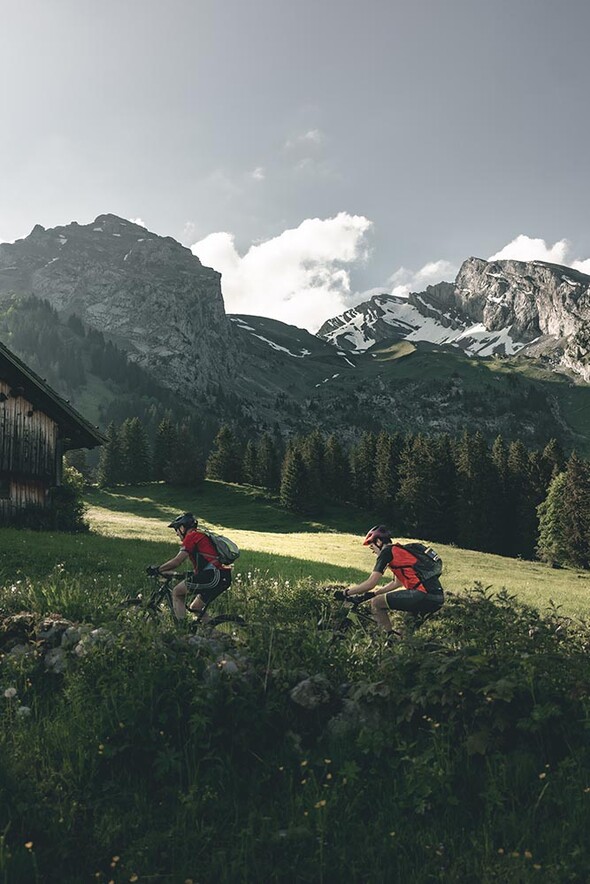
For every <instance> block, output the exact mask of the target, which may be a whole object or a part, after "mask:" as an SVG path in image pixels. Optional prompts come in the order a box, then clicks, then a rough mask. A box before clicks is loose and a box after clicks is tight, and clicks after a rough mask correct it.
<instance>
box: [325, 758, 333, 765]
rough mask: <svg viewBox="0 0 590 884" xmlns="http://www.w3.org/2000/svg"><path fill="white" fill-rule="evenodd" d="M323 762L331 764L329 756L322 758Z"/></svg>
mask: <svg viewBox="0 0 590 884" xmlns="http://www.w3.org/2000/svg"><path fill="white" fill-rule="evenodd" d="M324 764H332V759H331V758H324Z"/></svg>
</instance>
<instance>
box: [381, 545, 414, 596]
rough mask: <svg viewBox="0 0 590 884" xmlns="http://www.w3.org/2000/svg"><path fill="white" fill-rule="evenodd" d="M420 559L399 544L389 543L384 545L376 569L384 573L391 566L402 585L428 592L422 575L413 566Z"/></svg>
mask: <svg viewBox="0 0 590 884" xmlns="http://www.w3.org/2000/svg"><path fill="white" fill-rule="evenodd" d="M417 561H418V559H417V558H416V556H415V555H413V554H412V553H411V552H409V550H407V549H404V548H403V547H402V546H398V545H397V544H396V543H393V544H392V543H388V544H387V546H384V547H383V549H382V550H381V552H380V553H379V555H378V556H377V561H376V563H375V567H374V569H373V570H374V571H379V573H380V574H383V572H384V571H385V569H386V568H390V569H391V571H393V574H394V576H395V577H397V579H398V580H399V582H400V583H401V585H402V586H404V587H405V588H406V589H418V590H420V592H427V589H426V587H425V586H424V584H423V583H422V581H421V579H420V577H419V576H418V574H417V573H416V571H415V570H414V568H413V565H415V564H416V562H417Z"/></svg>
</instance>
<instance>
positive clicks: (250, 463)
mask: <svg viewBox="0 0 590 884" xmlns="http://www.w3.org/2000/svg"><path fill="white" fill-rule="evenodd" d="M257 454H258V450H257V447H256V443H255V442H253V441H252V439H249V440H248V442H247V443H246V448H245V449H244V460H243V462H242V478H243V481H244V482H246V483H248V484H249V485H259V484H260V482H259V479H258V456H257Z"/></svg>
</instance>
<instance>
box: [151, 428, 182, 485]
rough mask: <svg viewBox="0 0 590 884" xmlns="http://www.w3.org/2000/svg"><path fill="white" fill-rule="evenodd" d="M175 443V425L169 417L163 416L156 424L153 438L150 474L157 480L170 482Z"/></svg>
mask: <svg viewBox="0 0 590 884" xmlns="http://www.w3.org/2000/svg"><path fill="white" fill-rule="evenodd" d="M176 443H177V434H176V427H175V426H174V424H173V423H172V421H171V419H170V417H165V418H163V420H161V421H160V423H159V425H158V429H157V431H156V438H155V440H154V462H153V469H152V476H153V478H154V479H155V480H156V481H157V482H161V481H164V482H170V479H171V464H172V462H173V461H174V459H175V447H176Z"/></svg>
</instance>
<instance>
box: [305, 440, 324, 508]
mask: <svg viewBox="0 0 590 884" xmlns="http://www.w3.org/2000/svg"><path fill="white" fill-rule="evenodd" d="M301 454H302V457H303V461H304V464H305V480H306V494H305V496H306V498H307V511H308V512H318V511H319V510H321V508H322V504H323V503H324V500H325V499H327V498H326V494H325V487H324V462H325V455H326V443H325V440H324V437H323V436H322V434H321V433H320V431H319V430H313V432H311V433H310V434H309V436H307V437H306V438H305V439H303V440H302V443H301Z"/></svg>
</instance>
